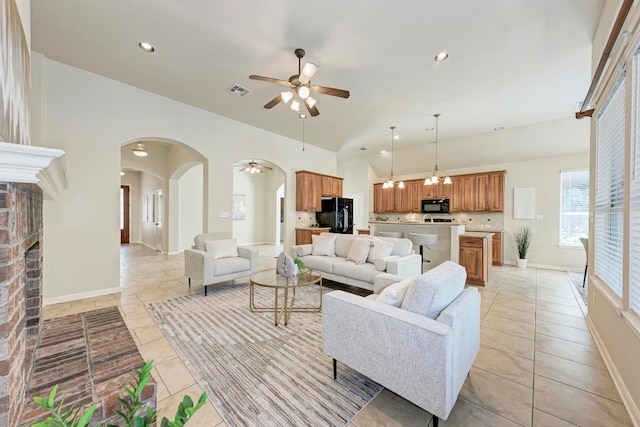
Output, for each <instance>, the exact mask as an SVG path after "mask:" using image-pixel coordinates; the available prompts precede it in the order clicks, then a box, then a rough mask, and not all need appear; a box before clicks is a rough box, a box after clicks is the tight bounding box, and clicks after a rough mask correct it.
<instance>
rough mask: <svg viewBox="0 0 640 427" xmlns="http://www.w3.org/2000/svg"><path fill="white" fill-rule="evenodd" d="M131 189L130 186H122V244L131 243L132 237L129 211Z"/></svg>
mask: <svg viewBox="0 0 640 427" xmlns="http://www.w3.org/2000/svg"><path fill="white" fill-rule="evenodd" d="M129 193H130V189H129V186H128V185H121V186H120V244H123V243H129V239H130V235H131V233H130V232H129V226H130V223H131V218H130V215H129V210H130V207H131V200H130V199H129Z"/></svg>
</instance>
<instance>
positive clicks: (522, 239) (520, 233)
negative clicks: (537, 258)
mask: <svg viewBox="0 0 640 427" xmlns="http://www.w3.org/2000/svg"><path fill="white" fill-rule="evenodd" d="M513 237H514V238H515V239H516V246H517V247H518V256H519V257H520V259H526V258H527V252H528V251H529V246H531V241H532V240H533V231H531V227H529V226H528V225H522V226H520V227H518V228H516V230H515V231H514V233H513Z"/></svg>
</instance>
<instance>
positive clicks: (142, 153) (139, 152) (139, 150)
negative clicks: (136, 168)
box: [131, 142, 149, 157]
mask: <svg viewBox="0 0 640 427" xmlns="http://www.w3.org/2000/svg"><path fill="white" fill-rule="evenodd" d="M131 151H133V154H135V155H136V156H138V157H147V156H148V155H149V152H148V151H147V149H146V148H144V144H143V143H142V142H138V143H137V144H136V146H135V147H134V148H132V149H131Z"/></svg>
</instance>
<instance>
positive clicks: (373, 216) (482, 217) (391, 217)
mask: <svg viewBox="0 0 640 427" xmlns="http://www.w3.org/2000/svg"><path fill="white" fill-rule="evenodd" d="M422 217H423V214H419V213H413V214H405V213H386V214H380V213H375V212H369V221H403V220H404V221H406V220H422ZM432 217H433V218H450V219H452V220H453V222H458V223H460V224H465V225H466V228H467V230H478V231H485V230H491V231H502V230H504V214H503V213H501V212H475V213H453V214H432Z"/></svg>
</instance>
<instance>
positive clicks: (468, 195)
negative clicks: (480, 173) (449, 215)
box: [443, 175, 476, 212]
mask: <svg viewBox="0 0 640 427" xmlns="http://www.w3.org/2000/svg"><path fill="white" fill-rule="evenodd" d="M451 181H452V183H451V189H452V195H451V198H450V200H449V212H474V211H475V210H476V176H475V175H459V176H454V177H452V178H451ZM443 185H444V184H443Z"/></svg>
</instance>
